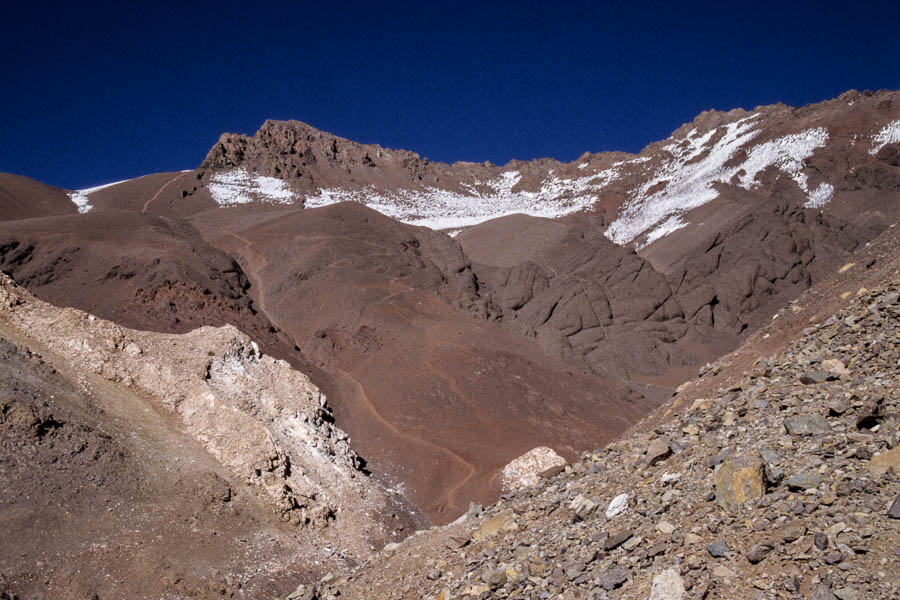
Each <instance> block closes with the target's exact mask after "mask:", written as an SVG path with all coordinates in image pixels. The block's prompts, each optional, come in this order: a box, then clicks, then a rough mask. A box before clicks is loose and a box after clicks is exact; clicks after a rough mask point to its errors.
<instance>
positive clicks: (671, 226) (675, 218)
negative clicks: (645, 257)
mask: <svg viewBox="0 0 900 600" xmlns="http://www.w3.org/2000/svg"><path fill="white" fill-rule="evenodd" d="M687 225H688V223H687V221H684V220H683V219H682V218H681V215H672V216H671V217H669V218H668V219H666V220H665V221H663V222H662V223H660V224H659V225H657V226H656V227H654V228H653V229H652V230H651V231H650V233H648V234H647V237H646V239H645V240H644V243H643V244H642V245H641V248H643V247H644V246H649V245H650V244H652V243H653V242H655V241H656V240H658V239H659V238H662V237H665V236H667V235H669V234H670V233H672V232H673V231H677V230H679V229H681V228H682V227H687ZM639 249H640V248H639Z"/></svg>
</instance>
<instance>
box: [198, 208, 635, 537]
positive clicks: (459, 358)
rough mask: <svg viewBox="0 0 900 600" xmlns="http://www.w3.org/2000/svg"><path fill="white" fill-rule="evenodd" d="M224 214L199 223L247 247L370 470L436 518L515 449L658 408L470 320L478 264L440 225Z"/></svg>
mask: <svg viewBox="0 0 900 600" xmlns="http://www.w3.org/2000/svg"><path fill="white" fill-rule="evenodd" d="M236 210H240V209H236ZM227 212H228V211H215V212H211V213H207V214H204V215H200V216H198V217H197V218H196V222H197V223H198V227H199V228H200V230H201V231H203V233H204V235H205V236H206V237H207V238H208V239H210V240H211V242H212V243H214V244H216V245H217V246H219V247H221V248H222V249H223V250H225V251H227V252H231V253H234V255H235V256H238V257H239V258H240V261H241V263H242V264H243V265H244V268H245V270H246V272H247V273H248V276H249V278H250V279H251V281H254V282H256V285H255V286H254V287H253V288H251V291H252V290H253V289H255V290H256V295H255V296H254V299H255V300H256V303H257V305H258V306H259V307H261V310H263V311H264V312H265V313H266V314H267V315H268V316H269V318H270V319H271V321H272V322H273V323H274V324H276V325H277V326H278V327H279V328H280V329H282V330H283V331H284V332H285V333H287V334H289V335H291V336H292V338H293V340H294V342H295V343H296V344H297V345H298V346H299V347H300V348H301V349H302V350H303V352H304V353H305V354H306V355H307V356H308V357H309V358H310V359H311V360H313V361H316V362H318V363H319V364H320V366H321V367H322V369H323V371H324V372H325V373H327V374H328V376H329V378H328V379H329V381H328V382H324V383H323V387H324V388H325V390H326V392H330V397H331V400H332V403H333V405H334V406H335V413H336V417H337V420H338V422H339V423H341V427H343V428H344V429H346V430H347V431H348V432H350V434H351V437H352V439H353V443H354V446H355V447H356V448H357V449H358V451H359V452H360V453H361V454H362V455H363V456H365V457H367V458H369V460H370V461H371V463H370V464H371V467H372V469H373V470H374V471H376V472H379V473H383V474H387V475H388V476H390V477H391V478H393V479H394V480H396V481H398V482H403V483H404V484H405V486H406V487H405V489H406V491H407V493H408V495H409V497H410V498H411V499H412V500H413V502H414V503H415V504H416V505H417V506H419V507H420V508H422V509H423V510H425V511H426V513H427V514H428V515H429V517H431V518H432V520H433V521H436V522H446V521H448V520H451V519H453V518H455V517H456V516H457V515H458V514H459V512H460V511H462V510H465V508H466V507H467V505H468V503H469V502H470V501H472V500H479V501H486V500H488V499H490V498H492V497H495V496H496V494H497V493H498V487H497V482H496V481H495V475H496V472H497V471H498V470H499V469H502V467H503V466H504V465H505V464H506V463H507V462H509V460H510V459H511V458H514V457H516V456H518V455H520V454H523V453H525V452H527V451H528V450H530V449H531V448H533V447H534V446H538V445H552V446H553V447H554V448H556V449H557V450H558V451H559V452H561V453H563V454H565V455H567V456H569V457H570V458H571V457H572V456H574V455H575V454H576V453H577V452H579V451H580V450H582V449H584V448H586V447H592V446H594V445H597V444H598V443H602V442H603V440H608V439H611V436H613V435H614V433H615V430H616V429H618V428H619V427H621V426H622V425H624V423H626V422H628V421H631V420H632V419H634V418H636V417H637V416H638V415H639V414H640V412H641V411H642V410H643V408H646V407H647V406H649V403H648V401H647V400H643V401H642V400H640V397H639V395H637V394H635V393H634V392H631V391H629V390H628V388H627V387H626V386H623V385H622V384H621V383H617V382H615V381H613V380H610V379H604V378H600V377H597V376H592V375H588V374H585V373H582V372H579V371H578V370H577V369H574V368H572V367H570V366H568V365H566V364H564V363H562V362H559V361H557V360H554V359H552V358H549V357H547V356H546V355H544V353H543V352H541V351H540V349H539V347H537V346H536V345H535V344H534V343H533V342H530V341H528V340H527V339H525V338H523V337H522V336H519V335H517V334H514V333H512V332H506V331H504V330H503V329H501V328H498V327H496V326H495V325H493V324H491V323H490V322H487V321H484V320H479V319H473V318H472V317H471V316H467V314H466V312H468V310H469V308H471V307H470V305H473V304H477V302H478V301H479V299H478V297H477V295H475V294H474V290H473V289H472V287H471V286H472V285H473V275H472V273H471V272H470V270H469V268H468V265H467V261H466V260H465V257H464V255H463V254H462V252H461V250H460V249H459V247H458V245H456V243H455V242H453V241H452V240H450V239H449V238H447V237H446V236H444V235H442V234H437V233H434V232H431V231H428V230H425V229H420V228H414V227H410V226H407V225H403V224H400V223H398V222H396V221H393V220H391V219H388V218H387V217H384V216H383V215H380V214H379V213H376V212H375V211H372V210H370V209H368V208H366V207H364V206H361V205H358V204H340V205H334V206H331V207H326V208H322V209H311V210H292V211H284V212H281V213H279V214H278V215H277V216H274V215H275V214H274V213H270V214H269V217H268V218H266V219H262V218H260V219H257V221H258V222H249V223H248V222H246V221H243V220H237V219H235V218H233V216H229V215H228V214H227ZM236 225H237V227H236ZM453 304H456V305H457V306H458V307H461V309H454V308H453Z"/></svg>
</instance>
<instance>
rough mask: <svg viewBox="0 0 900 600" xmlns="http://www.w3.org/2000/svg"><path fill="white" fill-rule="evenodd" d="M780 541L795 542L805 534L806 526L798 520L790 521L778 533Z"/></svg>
mask: <svg viewBox="0 0 900 600" xmlns="http://www.w3.org/2000/svg"><path fill="white" fill-rule="evenodd" d="M778 533H779V535H780V536H781V539H782V541H784V542H787V543H791V542H796V541H797V540H799V539H800V538H801V537H803V536H804V535H805V534H806V525H805V524H804V523H803V521H801V520H799V519H791V520H790V521H787V522H785V524H784V525H782V526H781V530H780V531H779V532H778Z"/></svg>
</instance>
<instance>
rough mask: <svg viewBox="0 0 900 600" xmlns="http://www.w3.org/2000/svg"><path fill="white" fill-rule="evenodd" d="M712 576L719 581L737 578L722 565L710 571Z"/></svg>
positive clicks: (735, 574)
mask: <svg viewBox="0 0 900 600" xmlns="http://www.w3.org/2000/svg"><path fill="white" fill-rule="evenodd" d="M712 574H713V577H717V578H719V579H734V578H735V577H737V573H735V572H734V571H732V570H731V569H729V568H728V567H726V566H724V565H719V566H718V567H715V568H714V569H713V571H712Z"/></svg>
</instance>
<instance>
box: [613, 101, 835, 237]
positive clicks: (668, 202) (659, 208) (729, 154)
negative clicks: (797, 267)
mask: <svg viewBox="0 0 900 600" xmlns="http://www.w3.org/2000/svg"><path fill="white" fill-rule="evenodd" d="M758 116H759V115H758V114H753V115H749V116H747V117H744V118H742V119H740V120H738V121H735V122H733V123H729V124H727V125H725V126H724V132H723V130H722V128H721V127H720V128H716V129H714V130H712V131H709V132H707V133H705V134H703V135H699V134H698V132H697V130H696V129H693V130H691V131H690V132H689V133H688V134H687V135H686V136H685V137H684V138H683V139H680V140H677V141H674V142H672V143H671V144H668V145H666V146H664V147H663V148H662V150H663V151H665V152H667V153H668V154H669V155H670V158H668V159H666V160H664V161H663V162H662V164H661V165H660V166H659V167H658V168H657V170H656V172H655V173H654V174H653V176H652V177H650V178H649V179H648V180H647V181H646V182H644V184H643V185H641V186H640V187H638V188H636V189H634V190H632V191H631V192H630V193H629V198H628V200H627V201H626V202H625V204H623V206H622V208H621V209H620V210H619V215H618V218H617V219H616V220H615V221H613V222H612V223H611V224H610V226H609V228H608V229H607V230H606V237H608V238H609V239H610V240H612V241H613V242H616V243H617V244H627V243H629V242H631V241H633V240H634V239H635V238H637V237H638V236H640V235H641V234H644V233H646V238H645V242H644V243H645V244H649V243H652V242H653V241H655V240H657V239H659V238H661V237H663V236H665V235H668V234H669V233H671V232H673V231H675V230H676V229H680V228H681V227H684V226H685V225H687V223H686V222H685V221H684V219H683V216H684V215H685V214H686V213H687V212H688V211H690V210H693V209H695V208H698V207H700V206H703V205H704V204H706V203H708V202H710V201H712V200H714V199H716V198H717V197H718V195H719V193H718V192H717V191H716V189H715V187H714V184H717V183H729V182H731V181H732V180H733V179H734V178H735V177H737V178H738V179H737V181H738V184H739V185H740V186H741V187H743V188H745V189H750V188H752V187H754V186H756V185H758V184H757V181H756V177H757V176H758V175H759V173H761V172H762V171H764V170H765V169H766V168H768V167H770V166H774V167H777V168H778V169H780V170H781V171H783V172H784V173H786V174H787V175H789V176H790V177H791V178H792V179H793V180H794V181H795V182H796V183H797V185H798V186H800V188H801V189H802V190H803V191H804V192H805V193H806V194H807V197H808V201H807V203H806V206H807V207H815V208H818V207H821V206H824V205H825V204H827V203H828V202H829V201H830V200H831V196H832V194H833V191H834V188H833V187H832V186H831V185H830V184H829V183H827V182H823V183H821V184H819V186H818V187H816V188H815V189H813V190H810V189H809V184H808V181H807V176H806V173H805V172H804V171H803V169H804V166H805V161H806V160H807V159H808V158H809V157H810V156H812V154H813V152H814V151H815V150H816V149H817V148H821V147H822V146H824V145H825V143H826V142H827V141H828V131H827V130H825V129H824V128H821V127H819V128H815V129H808V130H806V131H803V132H801V133H796V134H790V135H786V136H784V137H781V138H778V139H774V140H770V141H768V142H764V143H762V144H758V145H756V146H753V147H752V148H751V149H750V150H749V151H748V152H747V158H746V159H745V160H744V162H743V163H742V164H739V165H737V166H730V167H729V166H726V164H727V163H729V162H730V161H731V159H732V158H733V157H734V156H735V154H736V153H737V152H738V150H740V149H741V148H743V147H745V146H746V145H747V144H749V143H750V142H751V141H752V140H753V139H754V138H755V137H756V136H757V135H759V133H760V130H759V129H755V128H754V127H755V125H756V122H755V121H756V118H757V117H758ZM717 134H721V135H720V137H719V138H718V139H717V140H716V141H715V142H713V140H715V139H716V135H717Z"/></svg>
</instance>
